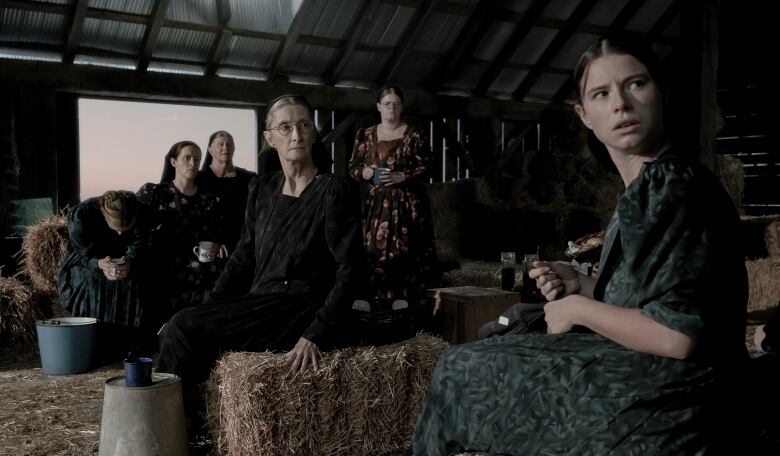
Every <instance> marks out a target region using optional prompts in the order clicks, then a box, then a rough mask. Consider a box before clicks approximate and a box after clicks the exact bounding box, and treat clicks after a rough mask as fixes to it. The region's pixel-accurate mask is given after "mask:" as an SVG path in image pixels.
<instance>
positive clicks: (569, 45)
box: [550, 32, 600, 69]
mask: <svg viewBox="0 0 780 456" xmlns="http://www.w3.org/2000/svg"><path fill="white" fill-rule="evenodd" d="M599 38H600V37H599V35H594V34H592V33H580V32H575V33H572V35H571V36H570V37H569V39H568V40H567V41H566V44H564V45H563V47H562V48H561V49H560V50H559V51H558V54H556V55H555V57H553V59H552V62H550V66H551V67H553V68H567V69H568V68H570V69H574V66H575V65H577V60H579V58H580V55H582V53H583V52H584V51H585V49H587V48H588V46H590V45H591V44H593V43H595V42H596V40H598V39H599Z"/></svg>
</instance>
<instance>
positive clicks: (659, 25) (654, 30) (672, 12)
mask: <svg viewBox="0 0 780 456" xmlns="http://www.w3.org/2000/svg"><path fill="white" fill-rule="evenodd" d="M681 3H683V2H681V1H680V0H674V1H673V2H672V4H671V5H669V7H668V8H666V11H664V14H662V15H661V17H659V18H658V20H657V21H655V24H653V26H652V27H651V28H650V30H649V31H648V32H647V38H648V39H649V40H650V41H651V42H660V41H661V40H660V38H661V36H662V34H663V33H664V30H666V28H667V27H669V24H670V23H671V22H672V20H673V19H674V18H675V17H677V15H678V14H679V13H680V10H681V8H682V6H681Z"/></svg>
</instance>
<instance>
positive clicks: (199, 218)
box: [137, 141, 228, 324]
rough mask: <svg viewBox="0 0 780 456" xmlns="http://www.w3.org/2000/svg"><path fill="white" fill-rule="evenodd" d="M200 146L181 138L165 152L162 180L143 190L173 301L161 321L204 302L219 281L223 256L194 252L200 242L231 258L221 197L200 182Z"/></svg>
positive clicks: (140, 193) (141, 197) (160, 264)
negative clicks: (224, 236)
mask: <svg viewBox="0 0 780 456" xmlns="http://www.w3.org/2000/svg"><path fill="white" fill-rule="evenodd" d="M200 158H201V152H200V147H198V145H197V144H195V143H194V142H192V141H180V142H177V143H176V144H174V145H173V146H172V147H171V149H170V150H169V151H168V153H167V154H165V161H164V164H163V173H162V177H161V178H160V183H159V184H154V183H151V182H150V183H147V184H144V186H143V187H141V189H140V190H138V193H137V195H138V200H139V201H140V202H141V203H143V204H144V205H146V206H147V207H148V208H149V210H150V211H151V213H152V214H153V220H154V224H155V226H156V229H155V230H154V232H153V234H152V247H153V249H154V255H155V258H156V260H157V261H156V265H155V266H156V268H157V272H158V276H159V279H160V280H161V281H162V288H163V289H164V290H166V291H167V292H168V295H169V298H170V307H169V309H167V310H163V309H161V313H160V315H159V318H160V319H161V321H160V322H159V323H160V324H162V322H164V321H165V320H167V319H168V318H169V317H170V316H171V315H173V313H174V312H176V311H178V310H179V309H182V308H184V307H189V306H194V305H198V304H201V303H203V300H204V298H205V297H206V295H207V294H208V292H209V291H210V290H211V288H212V287H213V286H214V282H215V281H216V280H217V277H218V276H219V273H220V272H221V270H222V267H223V266H224V262H218V261H214V259H213V258H207V259H206V261H200V260H199V255H196V254H195V253H193V249H194V248H195V247H198V248H200V243H201V242H204V241H205V242H212V243H215V244H216V246H214V249H215V253H216V257H218V258H226V257H227V255H228V249H227V247H226V246H225V245H224V244H219V241H220V240H221V239H222V232H221V229H222V212H221V210H220V207H219V200H218V198H217V197H216V196H214V195H212V194H211V193H207V192H204V191H203V190H202V189H201V188H200V187H199V186H198V185H197V183H196V181H195V177H196V176H197V174H198V166H199V165H200Z"/></svg>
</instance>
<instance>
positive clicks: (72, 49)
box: [62, 0, 89, 63]
mask: <svg viewBox="0 0 780 456" xmlns="http://www.w3.org/2000/svg"><path fill="white" fill-rule="evenodd" d="M88 6H89V0H76V5H75V6H74V7H73V17H72V18H71V20H70V26H69V27H68V34H67V36H66V38H65V51H64V52H63V53H62V63H73V57H75V56H76V50H77V49H78V47H79V43H80V42H81V29H82V28H83V26H84V18H85V17H86V16H87V7H88Z"/></svg>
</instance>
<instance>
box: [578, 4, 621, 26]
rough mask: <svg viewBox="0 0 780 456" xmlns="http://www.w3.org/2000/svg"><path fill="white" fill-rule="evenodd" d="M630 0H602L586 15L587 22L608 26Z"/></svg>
mask: <svg viewBox="0 0 780 456" xmlns="http://www.w3.org/2000/svg"><path fill="white" fill-rule="evenodd" d="M628 1H629V0H600V1H598V2H596V4H595V5H593V8H591V10H590V12H588V14H587V16H585V20H584V21H583V22H585V23H586V24H593V25H601V26H604V27H608V26H609V25H610V24H611V23H612V21H613V20H615V18H616V17H617V15H618V14H619V13H620V10H622V9H623V7H624V6H626V3H628Z"/></svg>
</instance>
